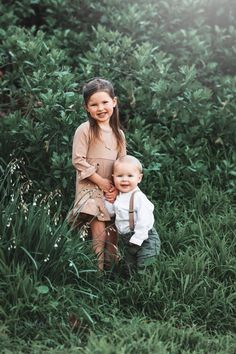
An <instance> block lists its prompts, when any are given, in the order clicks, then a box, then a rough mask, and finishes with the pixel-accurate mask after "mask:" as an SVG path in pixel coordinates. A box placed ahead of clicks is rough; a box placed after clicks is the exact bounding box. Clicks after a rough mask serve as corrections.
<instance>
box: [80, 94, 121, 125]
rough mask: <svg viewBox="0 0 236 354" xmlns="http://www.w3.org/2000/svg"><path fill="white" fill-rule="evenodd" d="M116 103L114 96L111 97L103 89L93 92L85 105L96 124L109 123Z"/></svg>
mask: <svg viewBox="0 0 236 354" xmlns="http://www.w3.org/2000/svg"><path fill="white" fill-rule="evenodd" d="M116 104H117V100H116V98H111V97H110V95H109V94H108V93H107V92H105V91H99V92H96V93H94V94H93V95H92V96H91V97H90V98H89V101H88V103H87V105H86V107H85V108H86V110H87V112H88V113H89V114H90V116H91V117H92V118H93V119H95V120H96V121H97V122H98V124H104V123H109V121H110V118H111V116H112V114H113V109H114V107H115V106H116Z"/></svg>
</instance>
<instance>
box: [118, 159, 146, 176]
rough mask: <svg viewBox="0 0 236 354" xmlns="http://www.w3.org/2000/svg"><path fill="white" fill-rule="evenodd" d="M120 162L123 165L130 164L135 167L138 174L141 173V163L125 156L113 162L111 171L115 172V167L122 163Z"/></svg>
mask: <svg viewBox="0 0 236 354" xmlns="http://www.w3.org/2000/svg"><path fill="white" fill-rule="evenodd" d="M122 162H124V163H130V164H132V165H134V166H135V167H137V168H138V170H139V172H140V173H142V172H143V167H142V164H141V162H140V161H139V160H138V159H137V158H136V157H134V156H131V155H125V156H122V157H119V158H118V159H117V160H116V161H115V162H114V165H113V171H115V168H116V166H117V165H118V164H119V163H122Z"/></svg>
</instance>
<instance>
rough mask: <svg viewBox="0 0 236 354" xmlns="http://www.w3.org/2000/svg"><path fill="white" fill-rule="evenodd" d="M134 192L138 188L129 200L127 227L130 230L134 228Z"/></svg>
mask: <svg viewBox="0 0 236 354" xmlns="http://www.w3.org/2000/svg"><path fill="white" fill-rule="evenodd" d="M136 192H139V190H136V191H134V192H133V193H132V194H131V197H130V200H129V228H130V230H131V231H133V230H134V195H135V193H136Z"/></svg>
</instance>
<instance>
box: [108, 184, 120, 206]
mask: <svg viewBox="0 0 236 354" xmlns="http://www.w3.org/2000/svg"><path fill="white" fill-rule="evenodd" d="M117 194H118V190H117V189H116V188H115V187H114V186H112V188H110V190H109V192H106V193H105V198H106V200H107V201H108V202H110V203H112V204H113V203H114V201H115V200H116V197H117Z"/></svg>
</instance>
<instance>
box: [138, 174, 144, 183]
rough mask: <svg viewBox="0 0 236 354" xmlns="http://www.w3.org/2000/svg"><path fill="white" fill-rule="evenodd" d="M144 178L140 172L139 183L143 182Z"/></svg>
mask: <svg viewBox="0 0 236 354" xmlns="http://www.w3.org/2000/svg"><path fill="white" fill-rule="evenodd" d="M142 179H143V174H142V173H140V175H139V181H138V183H139V182H141V181H142Z"/></svg>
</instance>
